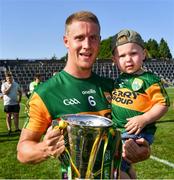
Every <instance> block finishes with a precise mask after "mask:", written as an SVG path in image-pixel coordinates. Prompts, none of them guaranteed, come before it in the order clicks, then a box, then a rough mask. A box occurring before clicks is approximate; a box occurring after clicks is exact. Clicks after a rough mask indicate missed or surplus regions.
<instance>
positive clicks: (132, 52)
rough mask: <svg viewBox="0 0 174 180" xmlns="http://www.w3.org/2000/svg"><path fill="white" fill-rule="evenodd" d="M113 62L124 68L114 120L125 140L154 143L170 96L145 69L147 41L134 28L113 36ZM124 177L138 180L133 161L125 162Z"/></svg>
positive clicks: (114, 104) (115, 96)
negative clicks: (157, 125)
mask: <svg viewBox="0 0 174 180" xmlns="http://www.w3.org/2000/svg"><path fill="white" fill-rule="evenodd" d="M112 53H113V61H114V63H115V64H116V65H117V67H118V68H119V70H120V71H121V74H120V76H119V78H118V79H117V80H116V83H115V88H114V90H113V93H112V95H113V96H112V119H113V122H114V124H115V125H116V126H117V127H118V128H119V129H120V130H121V132H122V139H123V143H124V140H127V139H129V138H133V139H135V140H136V139H138V138H142V137H143V138H145V139H146V140H147V141H148V142H149V144H152V142H153V137H154V134H155V131H156V127H155V122H156V120H158V119H160V118H161V117H162V116H163V115H164V114H165V113H166V112H167V110H168V106H169V98H168V95H167V93H166V91H165V89H164V87H163V85H162V83H161V80H160V78H159V77H157V76H156V75H154V74H153V73H151V72H146V71H144V70H143V69H142V65H143V61H144V60H145V58H146V50H145V48H144V41H143V39H142V38H141V36H140V35H139V34H138V33H137V32H135V31H132V30H127V29H125V30H122V31H120V32H119V33H117V34H116V35H115V36H113V41H112ZM121 173H122V176H121V177H122V178H126V179H129V178H131V179H135V178H136V173H135V171H134V170H133V168H132V166H131V164H129V163H128V162H126V161H125V160H123V161H122V166H121Z"/></svg>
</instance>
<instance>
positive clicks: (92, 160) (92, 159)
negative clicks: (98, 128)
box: [85, 132, 102, 179]
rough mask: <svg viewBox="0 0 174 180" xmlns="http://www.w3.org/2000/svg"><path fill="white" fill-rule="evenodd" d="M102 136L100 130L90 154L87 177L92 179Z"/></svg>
mask: <svg viewBox="0 0 174 180" xmlns="http://www.w3.org/2000/svg"><path fill="white" fill-rule="evenodd" d="M101 137H102V133H101V132H100V134H98V136H97V137H96V139H95V141H94V144H93V146H92V150H91V153H90V156H89V161H88V167H87V171H86V176H85V178H86V179H90V178H91V172H92V169H93V166H94V163H95V158H96V154H97V150H98V147H99V144H100V142H101V139H102V138H101Z"/></svg>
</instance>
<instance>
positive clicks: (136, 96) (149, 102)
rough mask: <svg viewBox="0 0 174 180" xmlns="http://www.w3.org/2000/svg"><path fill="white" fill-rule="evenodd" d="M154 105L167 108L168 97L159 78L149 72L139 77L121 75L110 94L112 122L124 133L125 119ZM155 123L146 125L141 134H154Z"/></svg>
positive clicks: (135, 75) (139, 113)
mask: <svg viewBox="0 0 174 180" xmlns="http://www.w3.org/2000/svg"><path fill="white" fill-rule="evenodd" d="M156 103H160V104H163V105H166V106H169V98H168V95H167V93H166V91H165V89H164V87H163V86H162V83H161V80H160V78H158V77H157V76H156V75H154V74H153V73H150V72H143V73H142V74H140V75H137V74H126V73H122V74H121V75H120V77H119V78H118V79H117V80H116V82H115V88H114V90H113V92H112V120H113V122H114V124H115V125H116V126H117V127H118V128H120V130H121V131H122V132H124V126H125V124H126V123H127V120H126V119H127V118H131V117H134V116H137V115H141V114H143V113H145V112H147V111H149V110H150V109H151V108H152V106H153V105H154V104H156ZM155 130H156V128H155V123H153V124H149V125H147V126H146V127H145V128H144V130H143V132H147V133H150V134H154V133H155Z"/></svg>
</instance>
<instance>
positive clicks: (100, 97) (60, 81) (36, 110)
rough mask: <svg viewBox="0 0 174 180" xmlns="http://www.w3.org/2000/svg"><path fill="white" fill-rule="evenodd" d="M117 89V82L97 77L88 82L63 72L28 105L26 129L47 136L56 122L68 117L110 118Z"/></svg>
mask: <svg viewBox="0 0 174 180" xmlns="http://www.w3.org/2000/svg"><path fill="white" fill-rule="evenodd" d="M113 85H114V82H113V80H111V79H107V78H103V77H99V76H98V75H96V74H94V73H92V75H91V77H89V78H87V79H78V78H75V77H73V76H71V75H70V74H68V73H66V72H65V71H61V72H59V73H57V74H56V75H55V76H53V77H52V78H50V79H49V80H47V81H46V82H44V83H42V84H40V85H39V86H38V87H37V88H36V89H35V90H34V93H33V94H32V96H31V98H30V101H29V103H28V116H29V117H28V121H27V122H26V123H25V128H27V129H30V130H33V131H36V132H45V131H46V129H47V128H48V126H50V124H51V121H52V119H55V118H59V117H60V116H62V115H65V114H94V115H100V116H105V117H109V118H110V117H111V114H110V113H111V104H110V103H111V92H112V90H113V87H114V86H113ZM30 107H32V108H30Z"/></svg>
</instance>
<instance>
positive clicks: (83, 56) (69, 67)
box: [17, 11, 149, 163]
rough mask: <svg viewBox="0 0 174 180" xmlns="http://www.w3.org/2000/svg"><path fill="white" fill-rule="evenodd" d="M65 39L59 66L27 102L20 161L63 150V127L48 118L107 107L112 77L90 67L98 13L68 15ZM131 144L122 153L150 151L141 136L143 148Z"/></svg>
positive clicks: (135, 157) (133, 157)
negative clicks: (63, 61) (62, 61)
mask: <svg viewBox="0 0 174 180" xmlns="http://www.w3.org/2000/svg"><path fill="white" fill-rule="evenodd" d="M64 44H65V46H66V48H67V50H68V60H67V64H66V66H65V68H64V70H63V71H61V72H59V73H57V74H56V75H55V76H53V77H52V78H50V79H49V80H48V81H47V82H45V83H43V84H42V85H41V86H40V87H39V88H38V89H37V90H36V91H35V92H34V93H33V95H32V97H31V100H30V102H29V120H28V122H27V123H26V124H25V127H24V128H23V130H22V133H21V137H20V140H19V143H18V147H17V150H18V159H19V161H21V162H23V163H37V162H40V161H43V160H45V159H47V158H49V157H50V156H54V157H57V156H59V155H60V154H61V153H62V152H63V151H64V149H65V146H64V140H63V135H62V132H61V131H60V130H54V129H52V128H51V127H50V128H49V126H50V125H51V121H52V119H55V118H59V117H60V116H62V115H64V114H72V113H74V114H75V113H81V114H96V115H100V116H107V117H108V115H110V113H111V109H110V103H109V100H110V98H111V97H110V93H111V91H112V89H113V81H112V80H111V79H105V78H102V77H99V76H97V75H96V74H94V73H92V72H91V70H92V66H93V64H94V62H95V60H96V57H97V54H98V52H99V45H100V24H99V21H98V19H97V17H96V16H95V15H94V14H92V13H91V12H86V11H82V12H77V13H74V14H72V15H71V16H69V17H68V18H67V20H66V25H65V35H64ZM44 133H45V136H44V138H43V140H42V141H41V137H42V135H43V134H44ZM142 141H144V140H142ZM134 144H135V143H134V142H133V141H130V142H129V141H128V143H126V144H125V147H126V148H127V147H128V149H126V150H125V149H124V151H123V154H124V155H123V156H125V158H127V159H128V160H129V161H137V160H138V161H139V160H141V159H142V157H141V156H142V153H143V154H144V153H145V154H147V156H149V148H148V146H147V144H146V143H144V142H140V144H142V146H141V147H142V148H140V147H139V146H138V145H137V146H135V147H134ZM130 153H131V154H130ZM135 153H136V154H135ZM143 157H144V156H143Z"/></svg>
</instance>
